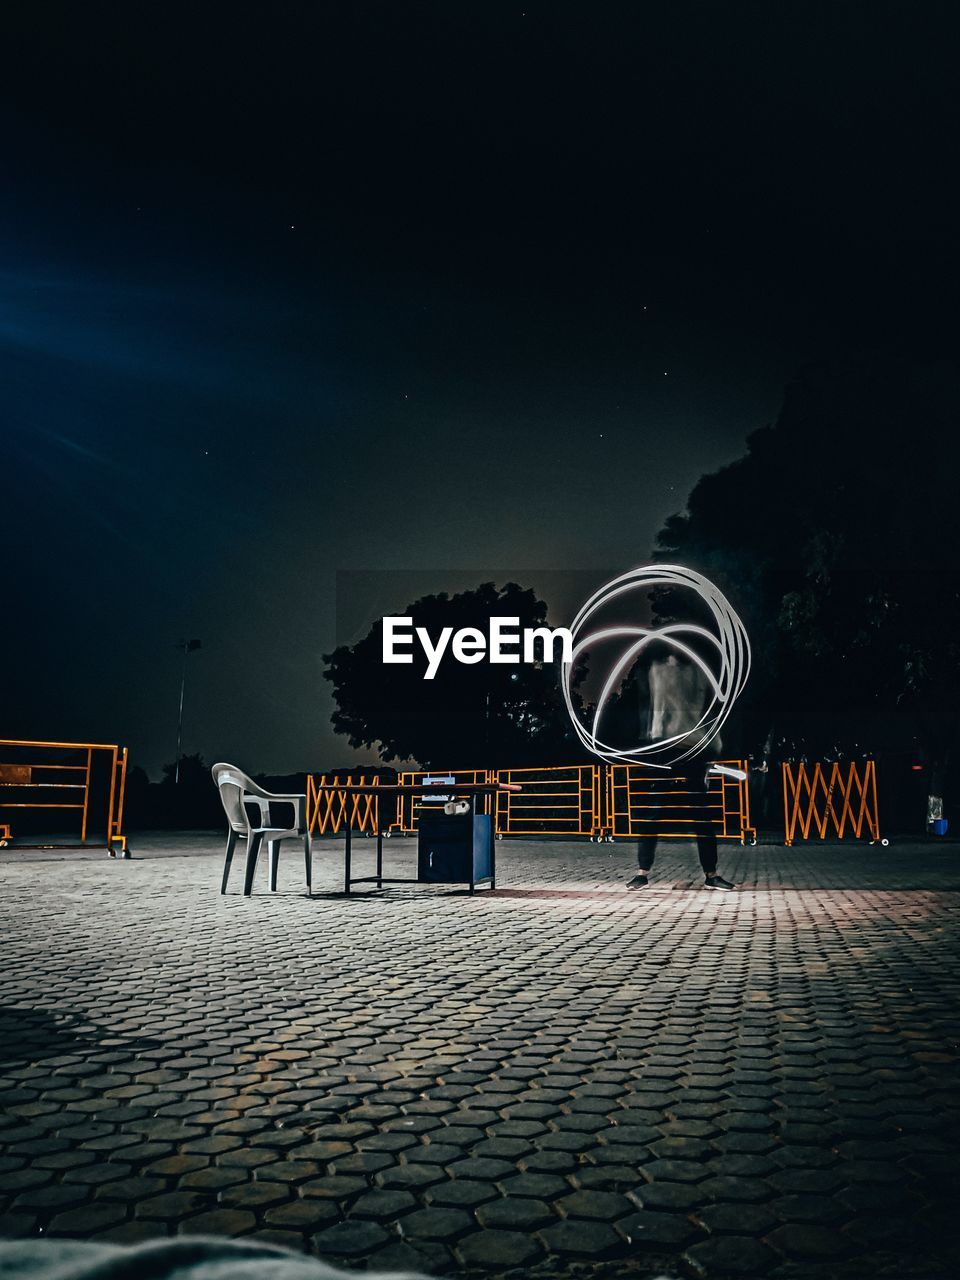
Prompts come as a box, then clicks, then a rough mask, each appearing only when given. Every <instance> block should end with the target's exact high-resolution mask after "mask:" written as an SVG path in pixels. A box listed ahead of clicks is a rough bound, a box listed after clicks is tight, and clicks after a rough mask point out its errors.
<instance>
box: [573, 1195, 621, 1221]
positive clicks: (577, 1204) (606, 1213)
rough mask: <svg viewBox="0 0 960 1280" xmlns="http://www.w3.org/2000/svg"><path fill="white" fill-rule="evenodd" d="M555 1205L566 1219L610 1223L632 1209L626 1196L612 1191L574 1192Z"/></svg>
mask: <svg viewBox="0 0 960 1280" xmlns="http://www.w3.org/2000/svg"><path fill="white" fill-rule="evenodd" d="M556 1204H557V1208H558V1209H559V1210H560V1212H561V1213H562V1214H563V1215H564V1217H566V1218H596V1219H597V1220H599V1221H603V1222H612V1221H613V1220H614V1219H616V1218H620V1217H622V1216H623V1215H624V1214H625V1213H630V1212H631V1211H632V1209H633V1205H632V1204H631V1203H630V1201H629V1200H628V1199H627V1198H626V1196H621V1195H617V1194H616V1193H615V1192H613V1191H574V1192H572V1193H571V1194H570V1195H566V1196H563V1197H561V1199H559V1200H557V1202H556Z"/></svg>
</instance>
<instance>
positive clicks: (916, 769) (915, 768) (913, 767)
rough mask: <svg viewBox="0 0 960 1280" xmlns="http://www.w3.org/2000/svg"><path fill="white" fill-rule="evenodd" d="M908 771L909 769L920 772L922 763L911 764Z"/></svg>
mask: <svg viewBox="0 0 960 1280" xmlns="http://www.w3.org/2000/svg"><path fill="white" fill-rule="evenodd" d="M910 771H911V772H912V773H922V772H923V765H922V764H912V765H911V766H910Z"/></svg>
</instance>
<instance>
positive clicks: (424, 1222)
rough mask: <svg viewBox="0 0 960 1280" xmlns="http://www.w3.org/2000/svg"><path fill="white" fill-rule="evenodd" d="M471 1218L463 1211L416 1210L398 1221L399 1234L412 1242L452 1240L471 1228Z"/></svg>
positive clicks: (443, 1209)
mask: <svg viewBox="0 0 960 1280" xmlns="http://www.w3.org/2000/svg"><path fill="white" fill-rule="evenodd" d="M473 1225H474V1224H473V1218H472V1217H471V1216H470V1214H468V1213H465V1212H464V1211H463V1209H452V1208H441V1207H439V1206H438V1207H436V1208H430V1209H416V1210H414V1212H413V1213H408V1214H406V1215H405V1216H404V1217H403V1218H402V1219H401V1221H400V1224H399V1226H400V1232H401V1234H402V1235H403V1236H405V1237H409V1238H410V1239H412V1240H453V1239H455V1238H456V1237H457V1236H462V1235H464V1234H465V1232H467V1231H469V1230H470V1228H471V1227H472V1226H473Z"/></svg>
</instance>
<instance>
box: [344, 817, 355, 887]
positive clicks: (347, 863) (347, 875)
mask: <svg viewBox="0 0 960 1280" xmlns="http://www.w3.org/2000/svg"><path fill="white" fill-rule="evenodd" d="M352 853H353V848H352V832H351V830H350V820H349V818H348V819H347V834H346V837H345V839H344V843H343V892H344V893H349V892H350V879H351V876H352V871H351V855H352Z"/></svg>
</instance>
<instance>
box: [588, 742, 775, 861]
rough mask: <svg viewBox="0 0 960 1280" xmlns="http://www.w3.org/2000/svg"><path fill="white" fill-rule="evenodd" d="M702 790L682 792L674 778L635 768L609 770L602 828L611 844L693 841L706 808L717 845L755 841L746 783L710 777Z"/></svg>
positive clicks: (737, 763)
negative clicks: (616, 841)
mask: <svg viewBox="0 0 960 1280" xmlns="http://www.w3.org/2000/svg"><path fill="white" fill-rule="evenodd" d="M717 763H718V764H722V765H726V766H727V767H729V768H731V769H737V770H739V771H740V772H742V773H746V772H747V763H746V761H745V760H719V761H717ZM702 797H703V792H702V790H695V789H694V788H692V787H685V786H684V784H683V783H682V782H681V780H680V779H679V778H678V777H677V776H676V775H674V774H670V773H663V772H661V771H660V770H653V769H649V768H645V767H644V766H643V765H637V764H612V765H609V766H608V768H607V777H606V813H605V815H604V817H605V826H607V829H608V830H609V834H610V835H612V836H614V837H615V838H623V839H631V840H636V839H638V838H639V837H640V836H658V837H663V838H665V839H670V838H674V839H692V838H694V837H695V836H696V834H697V827H696V817H697V815H698V814H699V813H701V812H702V811H703V808H706V809H707V811H708V812H709V814H710V817H711V820H712V822H713V825H714V826H715V827H716V833H717V839H718V840H739V841H740V843H741V844H743V843H745V842H746V841H748V840H753V841H755V840H756V836H757V833H756V830H755V829H754V827H753V826H752V825H751V822H750V788H749V785H748V782H747V779H746V778H736V777H731V776H730V775H728V774H713V775H711V776H710V778H709V781H708V785H707V802H706V805H705V806H704V804H703V799H702Z"/></svg>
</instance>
